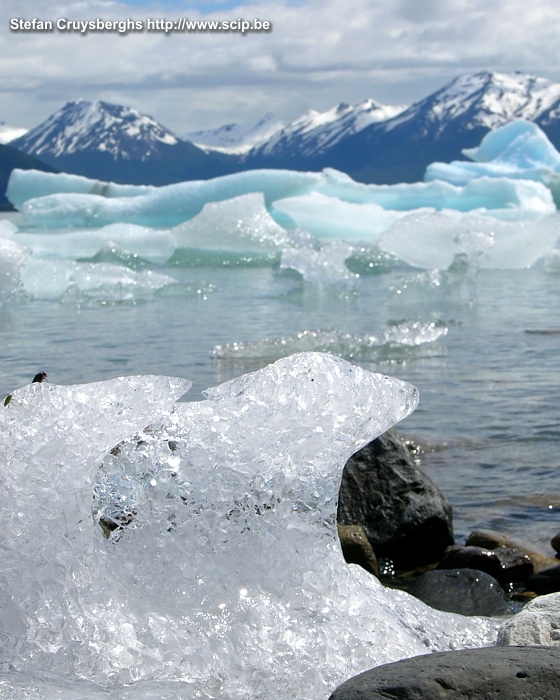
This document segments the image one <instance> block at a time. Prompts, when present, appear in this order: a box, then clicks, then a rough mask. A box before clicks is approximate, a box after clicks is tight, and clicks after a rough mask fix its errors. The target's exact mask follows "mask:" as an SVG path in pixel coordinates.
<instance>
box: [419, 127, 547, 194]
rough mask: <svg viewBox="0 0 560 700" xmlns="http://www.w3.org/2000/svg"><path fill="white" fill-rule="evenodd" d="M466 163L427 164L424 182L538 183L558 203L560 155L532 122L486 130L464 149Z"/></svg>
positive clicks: (461, 183) (463, 183)
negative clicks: (484, 180)
mask: <svg viewBox="0 0 560 700" xmlns="http://www.w3.org/2000/svg"><path fill="white" fill-rule="evenodd" d="M463 154H464V155H465V156H466V157H467V158H469V159H470V160H471V161H472V162H469V161H452V162H451V163H431V164H430V165H429V166H428V167H427V169H426V174H425V177H424V179H425V180H426V182H432V181H446V182H449V183H452V184H454V185H457V186H464V185H467V184H468V183H469V182H471V181H473V180H475V179H478V178H482V177H485V178H508V179H511V180H528V181H538V182H541V183H543V184H544V185H546V186H547V187H548V188H549V189H550V190H551V192H552V195H553V196H554V200H555V201H556V203H558V202H559V201H560V196H559V195H560V153H558V151H557V150H556V149H555V148H554V146H553V145H552V143H551V142H550V141H549V139H548V137H547V136H546V134H545V133H544V132H543V131H542V129H540V128H539V127H538V126H537V124H535V123H534V122H529V121H527V120H525V119H517V120H515V121H513V122H509V123H508V124H504V125H503V126H500V127H499V128H497V129H495V130H494V131H490V132H489V133H488V134H486V136H485V137H484V138H483V139H482V142H481V143H480V145H479V146H478V147H477V148H465V149H463Z"/></svg>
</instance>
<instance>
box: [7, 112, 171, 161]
mask: <svg viewBox="0 0 560 700" xmlns="http://www.w3.org/2000/svg"><path fill="white" fill-rule="evenodd" d="M177 142H178V138H177V137H176V136H175V135H174V134H172V133H171V132H170V131H169V130H167V129H166V128H165V127H163V126H162V125H161V124H159V123H158V122H157V121H156V120H155V119H152V117H148V116H146V115H144V114H141V113H140V112H138V111H137V110H135V109H131V108H130V107H122V106H120V105H114V104H110V103H109V102H103V101H101V100H98V101H96V102H87V101H85V100H77V101H74V102H68V103H67V104H65V105H64V106H63V107H62V108H61V109H59V110H58V111H57V112H55V113H54V114H53V115H52V116H50V117H49V118H48V119H47V120H46V121H44V122H43V123H42V124H39V126H37V127H35V128H34V129H31V131H28V132H27V133H26V134H25V135H24V136H23V137H21V138H19V139H17V142H16V144H14V145H17V148H19V149H21V150H23V151H25V152H26V153H30V154H32V155H36V156H39V157H43V158H44V157H46V156H48V157H50V158H57V157H59V156H63V155H64V156H68V155H71V154H77V153H81V152H84V151H103V152H105V153H107V154H110V155H112V156H113V157H114V158H123V159H140V160H143V159H145V158H147V157H148V156H150V155H151V149H153V148H154V146H157V145H160V144H166V145H174V144H176V143H177Z"/></svg>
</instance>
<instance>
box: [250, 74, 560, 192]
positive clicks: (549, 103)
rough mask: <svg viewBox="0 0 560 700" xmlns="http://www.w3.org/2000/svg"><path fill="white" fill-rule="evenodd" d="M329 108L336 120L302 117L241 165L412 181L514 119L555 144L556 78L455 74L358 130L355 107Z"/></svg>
mask: <svg viewBox="0 0 560 700" xmlns="http://www.w3.org/2000/svg"><path fill="white" fill-rule="evenodd" d="M362 104H364V105H365V104H366V103H362ZM335 112H338V115H339V116H338V118H335V119H330V120H329V119H326V120H325V124H324V125H320V124H319V123H318V121H319V120H318V119H317V118H316V117H315V119H316V121H315V123H314V126H313V127H312V128H307V126H306V124H304V123H303V122H305V120H304V118H302V120H300V121H302V128H301V129H299V130H298V129H293V135H292V133H290V134H289V137H288V134H287V129H288V127H286V129H284V131H283V132H280V134H276V135H275V136H273V137H272V139H271V141H270V142H269V143H266V144H263V145H261V146H259V147H258V148H256V149H253V150H252V151H251V152H250V153H249V154H248V155H247V157H246V159H245V165H246V167H283V168H293V169H296V170H315V169H320V168H324V167H333V168H337V169H338V170H342V171H343V172H346V173H349V174H350V175H351V176H352V177H354V178H355V179H358V180H362V181H365V182H386V183H391V182H402V181H409V182H412V181H418V180H421V179H422V178H423V176H424V172H425V169H426V167H427V165H428V164H429V163H431V162H433V161H450V160H456V159H461V158H462V157H463V156H462V149H463V148H471V147H474V146H476V145H478V143H479V142H480V140H481V139H482V137H483V136H484V134H486V133H487V132H488V131H489V130H490V129H493V128H496V127H497V126H500V125H501V124H505V123H506V122H508V121H511V120H513V119H517V118H524V119H529V120H532V121H535V122H537V123H538V124H539V126H541V127H542V128H543V129H544V130H545V131H546V133H547V134H548V136H549V138H551V140H552V141H553V143H558V144H559V145H560V84H559V83H554V82H551V81H549V80H545V79H544V78H538V77H536V76H532V75H526V74H523V73H493V72H489V71H483V72H479V73H475V74H472V75H463V76H460V77H458V78H456V79H455V80H453V81H451V82H450V83H449V84H447V85H445V86H444V87H443V88H441V89H440V90H438V91H436V92H434V93H432V94H431V95H428V97H426V98H424V99H423V100H420V101H419V102H416V103H415V104H413V105H411V106H410V107H408V108H407V109H403V110H401V111H399V112H398V113H397V114H394V115H390V116H389V117H388V118H385V119H380V120H377V121H376V120H373V119H372V120H371V121H370V122H369V123H366V124H365V125H362V124H360V123H359V122H358V126H361V127H362V128H355V129H353V128H352V127H351V125H350V124H348V122H347V121H346V122H345V119H354V118H355V115H356V108H352V109H351V111H349V112H347V111H346V109H345V106H339V108H337V110H335ZM327 114H328V113H327ZM308 122H309V123H313V118H309V119H308ZM321 127H323V128H321ZM344 127H347V128H344ZM348 127H350V128H348ZM281 134H282V136H281ZM303 134H305V136H306V138H305V140H304V139H302V135H303ZM309 134H312V135H313V138H311V139H309V138H308V135H309ZM273 163H274V164H278V165H273Z"/></svg>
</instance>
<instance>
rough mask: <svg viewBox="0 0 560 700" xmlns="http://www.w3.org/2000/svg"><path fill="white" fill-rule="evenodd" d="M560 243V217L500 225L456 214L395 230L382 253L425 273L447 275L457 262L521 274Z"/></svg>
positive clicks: (414, 217)
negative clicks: (464, 259)
mask: <svg viewBox="0 0 560 700" xmlns="http://www.w3.org/2000/svg"><path fill="white" fill-rule="evenodd" d="M559 237H560V217H559V216H557V215H555V216H549V217H546V218H543V219H540V220H538V221H499V220H497V219H492V218H490V217H485V216H478V215H475V214H459V213H456V212H438V213H437V214H423V213H418V214H410V215H409V216H407V217H405V218H403V219H401V220H400V221H398V222H397V223H396V224H394V225H393V226H392V227H391V228H390V229H389V230H388V231H386V232H385V233H384V234H383V235H382V236H381V238H380V240H379V247H380V248H381V249H382V250H384V251H385V252H387V253H390V254H392V255H396V256H397V257H398V258H400V259H401V260H404V261H405V262H407V263H409V264H410V265H414V266H416V267H421V268H425V269H439V270H447V269H448V268H449V267H450V266H451V265H452V263H453V261H454V260H455V258H456V256H458V255H463V256H466V257H467V259H468V261H469V262H471V263H476V266H477V268H478V267H480V268H490V269H521V268H527V267H531V266H532V265H534V264H535V262H536V261H537V260H540V259H541V258H543V257H545V256H546V255H548V254H549V253H550V252H551V251H552V250H553V249H554V247H555V245H556V243H557V241H558V238H559Z"/></svg>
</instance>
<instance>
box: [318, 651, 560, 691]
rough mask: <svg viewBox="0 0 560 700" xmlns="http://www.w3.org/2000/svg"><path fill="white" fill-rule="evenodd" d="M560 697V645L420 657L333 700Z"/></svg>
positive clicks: (370, 676)
mask: <svg viewBox="0 0 560 700" xmlns="http://www.w3.org/2000/svg"><path fill="white" fill-rule="evenodd" d="M388 698H393V700H444V699H445V700H475V699H476V700H481V699H482V700H484V699H486V698H504V699H505V698H507V700H536V699H537V698H538V700H560V648H559V647H536V646H528V647H486V648H482V649H464V650H461V651H446V652H439V653H437V654H429V655H427V656H415V657H414V658H412V659H404V660H403V661H397V662H396V663H392V664H385V665H384V666H378V667H377V668H374V669H372V670H371V671H366V672H365V673H362V674H361V675H359V676H355V677H354V678H351V679H350V680H349V681H346V683H343V684H342V685H341V686H339V687H338V688H337V689H336V690H335V691H334V693H333V694H332V695H331V697H330V700H387V699H388Z"/></svg>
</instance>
